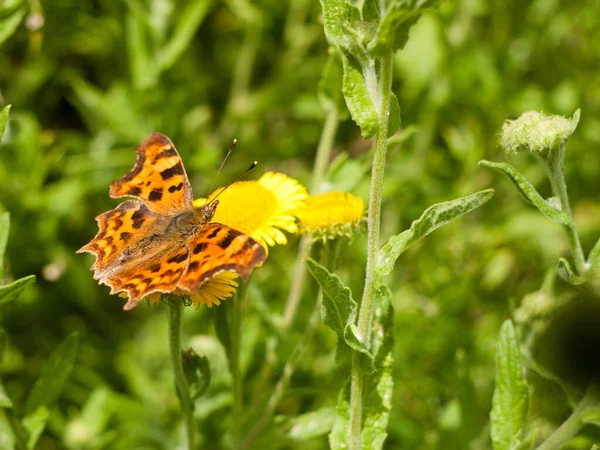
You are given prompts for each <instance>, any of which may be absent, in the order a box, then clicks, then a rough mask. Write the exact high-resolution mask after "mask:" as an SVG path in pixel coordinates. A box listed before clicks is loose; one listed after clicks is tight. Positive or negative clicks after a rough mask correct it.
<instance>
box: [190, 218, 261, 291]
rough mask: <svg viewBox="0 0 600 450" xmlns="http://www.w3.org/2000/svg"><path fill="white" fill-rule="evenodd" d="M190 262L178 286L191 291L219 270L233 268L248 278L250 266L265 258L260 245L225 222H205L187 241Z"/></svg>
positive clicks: (244, 277) (230, 270)
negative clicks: (224, 223) (223, 223)
mask: <svg viewBox="0 0 600 450" xmlns="http://www.w3.org/2000/svg"><path fill="white" fill-rule="evenodd" d="M188 249H189V262H188V266H187V269H186V271H185V273H184V274H183V276H182V277H181V280H180V281H179V288H180V289H183V290H186V291H189V292H194V291H195V290H197V289H198V288H199V287H200V286H202V283H204V282H205V281H206V280H208V279H210V278H212V277H213V276H215V275H216V274H218V273H220V272H236V273H237V274H238V275H239V276H240V277H242V279H244V280H247V279H248V277H249V276H250V274H251V273H252V270H254V268H255V267H256V266H258V265H260V264H262V263H263V262H264V261H265V259H266V258H267V252H266V250H265V249H264V247H263V246H262V245H260V244H259V243H258V242H256V241H255V240H254V239H252V238H251V237H250V236H248V235H246V234H244V233H242V232H240V231H237V230H234V229H233V228H230V227H228V226H226V225H222V224H220V223H215V222H211V223H208V224H206V225H204V226H203V227H202V228H201V229H200V231H199V232H198V233H197V234H196V235H195V236H194V237H193V238H192V239H191V240H190V241H189V242H188Z"/></svg>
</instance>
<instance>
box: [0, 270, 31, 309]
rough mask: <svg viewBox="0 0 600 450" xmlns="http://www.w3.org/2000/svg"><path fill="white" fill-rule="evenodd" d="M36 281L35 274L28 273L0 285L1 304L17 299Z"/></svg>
mask: <svg viewBox="0 0 600 450" xmlns="http://www.w3.org/2000/svg"><path fill="white" fill-rule="evenodd" d="M34 281H35V275H28V276H26V277H23V278H19V279H18V280H15V281H13V282H12V283H9V284H5V285H4V286H0V304H2V303H8V302H10V301H12V300H16V299H17V298H18V297H19V295H20V294H21V292H23V290H24V289H25V288H26V287H27V286H29V285H30V284H31V283H33V282H34Z"/></svg>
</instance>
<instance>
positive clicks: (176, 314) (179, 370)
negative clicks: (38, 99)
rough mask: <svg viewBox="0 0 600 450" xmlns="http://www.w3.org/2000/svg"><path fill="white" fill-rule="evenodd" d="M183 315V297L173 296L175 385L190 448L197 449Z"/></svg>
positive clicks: (171, 327) (171, 334)
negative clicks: (185, 362) (183, 351)
mask: <svg viewBox="0 0 600 450" xmlns="http://www.w3.org/2000/svg"><path fill="white" fill-rule="evenodd" d="M182 317H183V299H182V298H173V297H171V299H170V301H169V344H170V346H171V363H172V365H173V373H174V374H175V385H176V386H177V392H178V394H179V398H180V400H181V412H182V413H183V415H184V418H185V427H186V430H187V438H188V449H190V450H195V449H196V443H195V438H196V436H195V434H196V426H195V423H194V403H193V402H192V397H191V396H190V388H189V386H188V382H187V379H186V378H185V373H184V372H183V361H182V359H181V320H182Z"/></svg>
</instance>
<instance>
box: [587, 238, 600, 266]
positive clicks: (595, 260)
mask: <svg viewBox="0 0 600 450" xmlns="http://www.w3.org/2000/svg"><path fill="white" fill-rule="evenodd" d="M587 263H588V265H589V267H590V269H589V270H594V269H595V268H596V267H598V265H599V264H600V239H598V240H597V241H596V244H594V247H593V248H592V250H591V251H590V254H589V255H588V258H587Z"/></svg>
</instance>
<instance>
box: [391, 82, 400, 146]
mask: <svg viewBox="0 0 600 450" xmlns="http://www.w3.org/2000/svg"><path fill="white" fill-rule="evenodd" d="M401 124H402V118H401V116H400V104H399V103H398V97H396V94H394V93H393V92H392V95H391V97H390V118H389V124H388V137H392V136H393V135H394V134H395V133H396V131H398V128H400V125H401Z"/></svg>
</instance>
